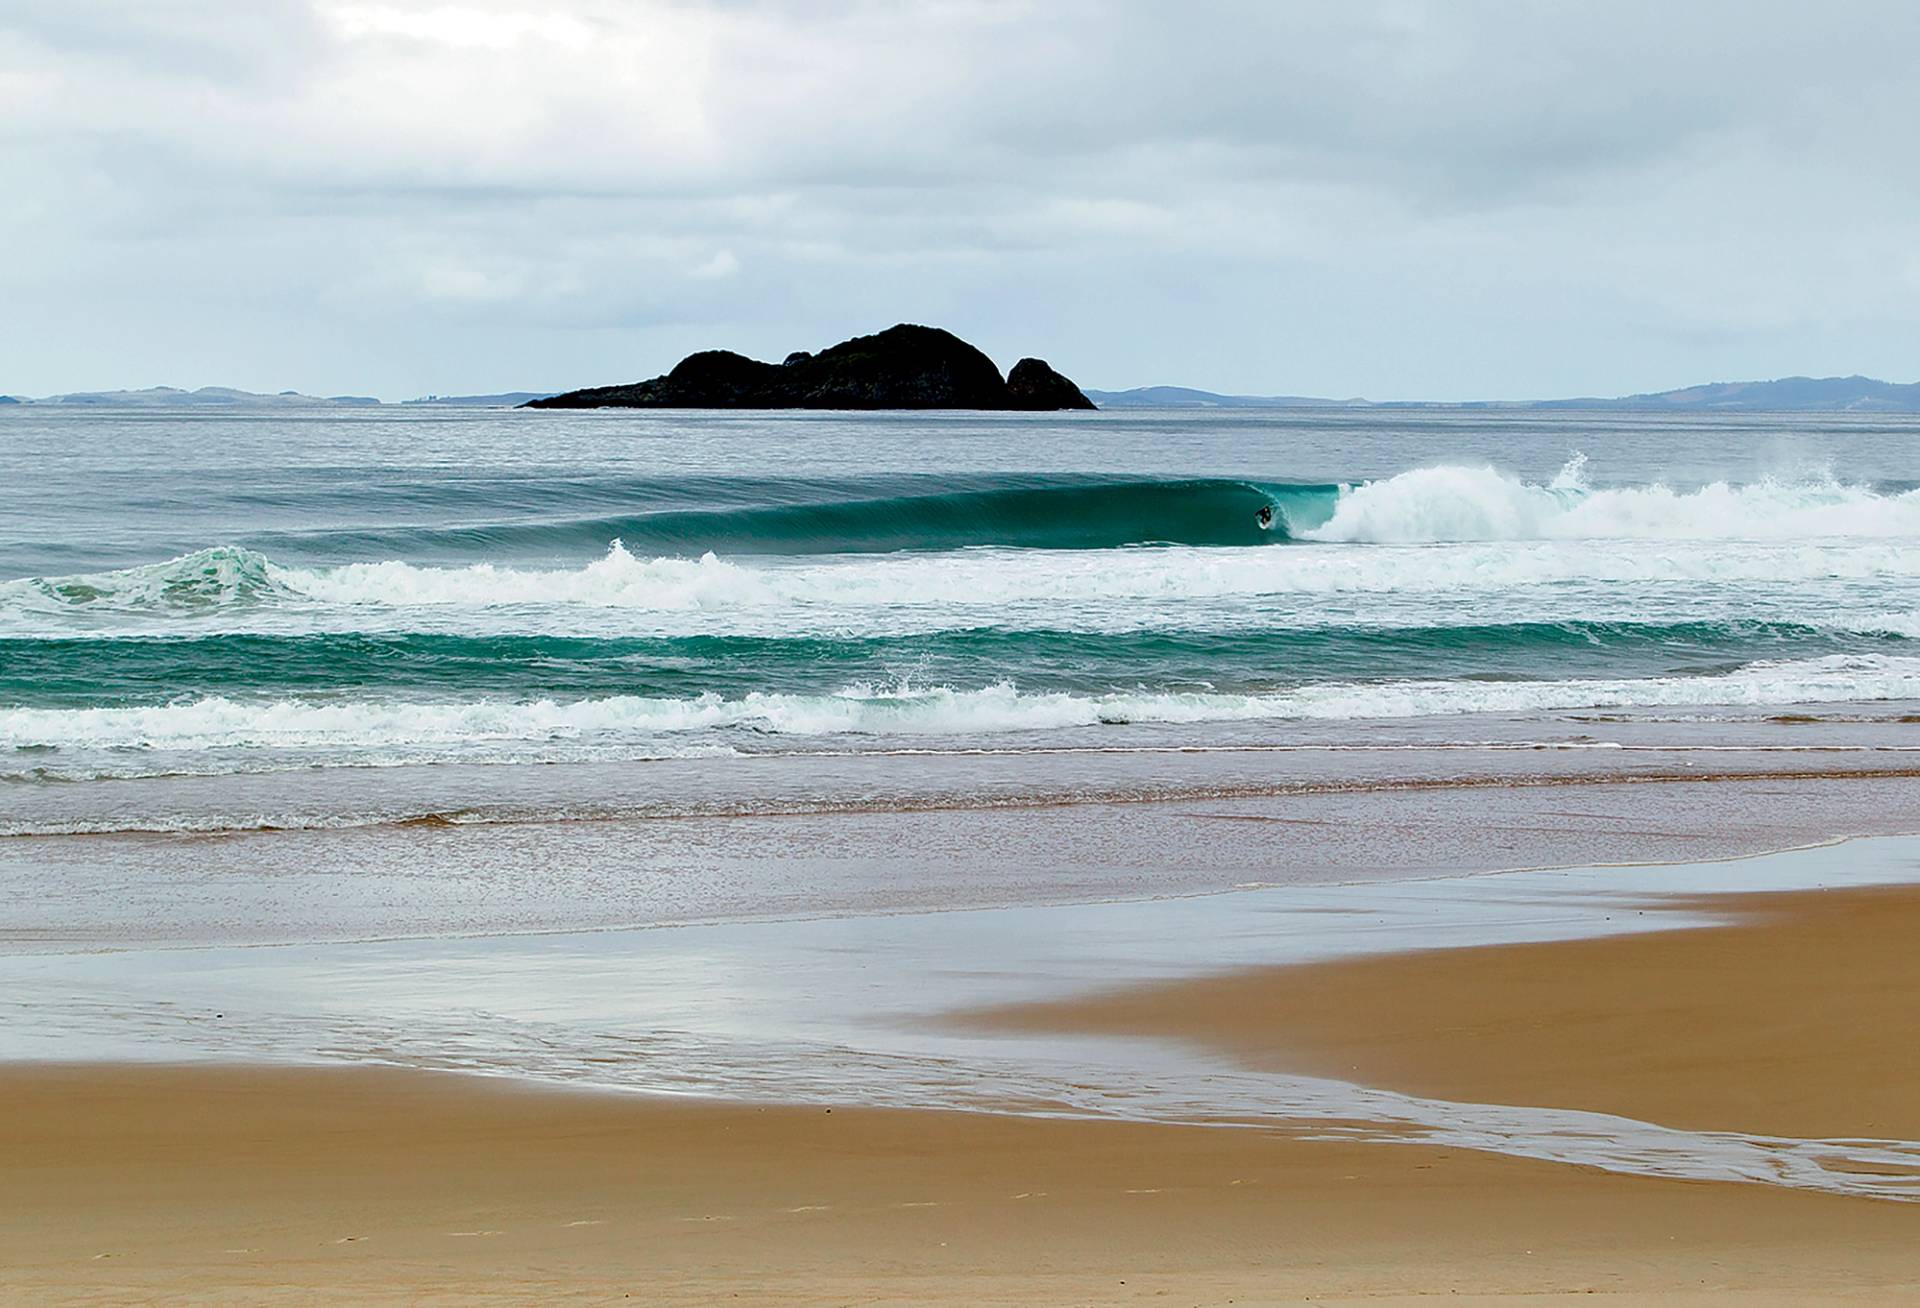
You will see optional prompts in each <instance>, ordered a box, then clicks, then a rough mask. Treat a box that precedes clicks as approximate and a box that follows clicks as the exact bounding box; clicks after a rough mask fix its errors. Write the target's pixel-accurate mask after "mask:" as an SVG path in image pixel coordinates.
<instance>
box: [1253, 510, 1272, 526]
mask: <svg viewBox="0 0 1920 1308" xmlns="http://www.w3.org/2000/svg"><path fill="white" fill-rule="evenodd" d="M1253 516H1254V517H1255V518H1256V519H1258V520H1259V523H1260V530H1261V531H1266V530H1267V529H1269V528H1270V527H1272V526H1273V505H1271V504H1262V505H1261V506H1260V512H1258V513H1256V514H1254V515H1253Z"/></svg>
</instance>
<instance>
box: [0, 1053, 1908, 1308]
mask: <svg viewBox="0 0 1920 1308" xmlns="http://www.w3.org/2000/svg"><path fill="white" fill-rule="evenodd" d="M0 1157H4V1158H5V1159H6V1166H5V1167H4V1168H0V1251H3V1252H0V1300H3V1301H5V1302H10V1303H11V1302H29V1303H97V1302H114V1303H124V1302H193V1303H235V1304H238V1303H247V1304H254V1303H316V1302H318V1303H342V1304H346V1303H352V1304H364V1303H394V1302H407V1303H434V1304H438V1303H527V1302H540V1303H562V1302H579V1303H599V1302H615V1301H620V1302H642V1303H664V1304H682V1303H688V1304H690V1303H712V1302H738V1303H748V1304H756V1303H757V1304H842V1303H862V1304H955V1305H957V1304H969V1305H982V1304H1086V1303H1100V1304H1107V1303H1113V1304H1130V1303H1182V1304H1216V1303H1222V1304H1223V1303H1238V1304H1249V1303H1290V1302H1300V1301H1304V1300H1306V1299H1308V1298H1311V1299H1312V1300H1313V1301H1314V1302H1338V1301H1341V1300H1343V1299H1348V1300H1357V1299H1365V1300H1366V1301H1368V1302H1372V1303H1378V1302H1389V1303H1390V1302H1395V1301H1397V1300H1399V1299H1400V1298H1401V1297H1403V1296H1404V1297H1405V1298H1408V1299H1412V1298H1418V1297H1424V1296H1428V1295H1445V1296H1447V1297H1448V1298H1449V1299H1460V1300H1464V1301H1467V1302H1472V1301H1473V1300H1474V1299H1475V1298H1476V1297H1483V1296H1484V1297H1494V1296H1509V1295H1530V1296H1539V1297H1541V1298H1543V1299H1545V1300H1548V1301H1557V1300H1559V1299H1561V1298H1563V1297H1564V1298H1572V1297H1574V1296H1576V1295H1577V1296H1579V1297H1580V1298H1581V1299H1583V1300H1585V1299H1586V1297H1587V1295H1588V1294H1590V1293H1593V1292H1600V1293H1607V1294H1611V1295H1613V1296H1615V1297H1614V1298H1613V1299H1612V1300H1611V1302H1616V1303H1631V1304H1651V1303H1673V1302H1687V1301H1689V1300H1692V1299H1695V1298H1726V1299H1729V1300H1732V1301H1738V1302H1741V1303H1777V1304H1786V1303H1804V1302H1808V1301H1809V1300H1811V1299H1829V1300H1850V1301H1854V1302H1860V1303H1888V1302H1916V1303H1920V1207H1916V1206H1913V1205H1905V1204H1894V1203H1886V1202H1879V1201H1873V1200H1863V1199H1849V1198H1836V1197H1831V1196H1823V1195H1811V1194H1806V1193H1796V1192H1791V1191H1785V1190H1777V1189H1772V1188H1769V1187H1762V1186H1754V1185H1718V1184H1687V1183H1680V1182H1671V1181H1649V1180H1642V1179H1634V1178H1625V1177H1620V1176H1614V1175H1609V1174H1604V1173H1597V1172H1590V1171H1586V1170H1584V1169H1579V1168H1571V1167H1565V1166H1558V1165H1554V1164H1549V1163H1538V1162H1531V1161H1525V1160H1516V1159H1509V1158H1501V1157H1496V1156H1492V1155H1486V1154H1476V1153H1471V1152H1463V1151H1449V1150H1436V1149H1432V1148H1427V1147H1422V1146H1384V1145H1363V1144H1354V1143H1347V1142H1320V1141H1311V1140H1304V1139H1300V1138H1296V1137H1292V1136H1289V1135H1287V1134H1284V1133H1269V1132H1252V1131H1237V1130H1222V1129H1207V1128H1201V1127H1169V1126H1137V1125H1129V1124H1120V1123H1089V1122H1061V1121H1036V1120H1022V1119H1011V1118H997V1117H988V1116H970V1115H961V1114H946V1113H901V1112H882V1111H847V1110H839V1111H834V1112H828V1111H826V1110H824V1109H817V1108H815V1109H801V1108H768V1109H758V1108H753V1107H745V1106H723V1105H712V1104H698V1103H678V1104H677V1103H673V1102H671V1101H659V1100H645V1099H639V1098H630V1097H619V1096H608V1095H594V1094H578V1093H568V1092H557V1091H542V1090H532V1089H526V1088H523V1087H519V1086H516V1085H511V1084H508V1083H504V1082H489V1081H482V1080H477V1079H458V1078H452V1077H447V1076H440V1075H433V1074H425V1073H404V1072H395V1071H387V1070H375V1069H341V1070H311V1069H283V1070H261V1069H211V1068H198V1069H194V1068H157V1069H151V1068H150V1069H139V1068H127V1067H92V1068H89V1067H66V1068H61V1067H54V1068H24V1069H23V1068H15V1069H11V1070H8V1071H6V1072H4V1073H0ZM1502 1301H1503V1302H1510V1300H1507V1299H1504V1298H1503V1299H1502Z"/></svg>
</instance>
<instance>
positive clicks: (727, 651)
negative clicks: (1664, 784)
mask: <svg viewBox="0 0 1920 1308" xmlns="http://www.w3.org/2000/svg"><path fill="white" fill-rule="evenodd" d="M1916 440H1920V419H1914V418H1911V417H1904V416H1878V415H1874V416H1863V415H1852V414H1846V415H1817V416H1806V415H1739V414H1705V415H1686V416H1683V417H1675V416H1672V415H1663V414H1618V413H1609V414H1587V413H1559V412H1554V413H1535V412H1524V411H1500V410H1458V409H1395V410H1351V411H1324V410H1320V411H1264V412H1263V411H1234V412H1219V411H1213V412H1209V411H1159V412H1144V413H1143V412H1131V413H1096V414H1069V415H1051V414H1047V415H1018V414H1017V415H1004V414H994V415H983V414H971V413H966V414H944V413H935V414H760V413H753V414H742V413H696V412H677V413H676V412H658V413H619V412H600V413H536V412H526V411H477V412H476V411H457V410H438V409H430V408H420V409H406V408H386V409H380V410H372V411H366V410H345V411H331V410H312V411H302V412H294V413H288V412H285V411H274V412H246V411H235V412H221V413H210V414H208V413H164V412H150V411H149V412H125V411H122V412H114V411H95V410H79V411H66V410H59V409H52V408H32V407H27V408H20V409H17V410H13V411H11V412H5V413H0V444H3V445H4V448H5V449H6V450H7V451H8V454H9V460H8V462H9V465H10V473H9V476H8V477H7V478H6V480H5V482H4V484H0V781H4V783H5V784H4V785H0V832H3V833H5V834H10V835H28V834H37V833H49V832H77V831H142V830H154V831H172V830H210V831H219V830H245V829H256V828H261V827H273V828H281V827H287V826H293V827H302V826H339V825H365V824H387V823H401V822H408V821H420V820H440V821H449V822H484V821H529V820H545V819H549V818H564V817H569V816H595V817H607V816H618V815H621V814H625V813H639V814H645V815H649V816H662V815H668V816H670V815H672V814H674V813H681V812H686V813H708V812H727V813H751V812H757V811H788V810H792V809H795V808H801V809H809V808H815V807H821V806H826V807H832V806H835V805H841V806H855V807H858V806H863V805H871V804H882V805H884V804H913V803H940V804H960V805H965V804H968V803H971V802H981V803H988V802H992V803H1005V802H1010V801H1019V800H1022V799H1033V798H1048V797H1088V796H1093V797H1121V798H1124V797H1128V796H1131V795H1135V794H1141V795H1155V796H1165V795H1177V794H1179V793H1183V787H1186V786H1188V785H1189V783H1190V784H1191V786H1192V787H1194V788H1196V789H1197V790H1199V791H1209V790H1210V789H1217V788H1219V787H1221V786H1223V785H1225V786H1229V787H1231V786H1236V785H1238V786H1247V785H1258V784H1260V783H1261V782H1262V781H1263V780H1272V779H1273V774H1274V769H1275V768H1276V767H1280V766H1281V765H1280V764H1279V763H1276V761H1275V753H1276V752H1278V753H1280V754H1285V753H1287V752H1289V751H1293V752H1297V753H1302V754H1310V755H1313V756H1314V757H1313V758H1312V759H1311V760H1303V759H1300V758H1295V759H1293V760H1291V762H1289V763H1287V764H1286V766H1288V767H1292V768H1294V769H1295V771H1296V772H1297V771H1299V770H1300V769H1306V770H1307V771H1308V772H1310V773H1311V774H1312V777H1313V778H1316V779H1318V780H1319V781H1321V782H1326V781H1329V780H1332V781H1340V780H1342V779H1343V778H1345V779H1352V778H1355V777H1358V778H1361V779H1364V778H1365V777H1366V776H1368V775H1370V772H1369V769H1370V768H1372V767H1374V766H1375V763H1374V762H1370V761H1369V760H1368V759H1362V758H1345V759H1343V758H1341V757H1339V753H1340V751H1343V750H1345V751H1354V750H1356V749H1359V750H1360V752H1362V753H1366V754H1369V755H1374V754H1378V753H1380V752H1381V751H1388V750H1391V749H1393V748H1395V747H1403V746H1404V747H1419V748H1421V749H1428V748H1435V747H1438V748H1456V749H1463V750H1478V751H1483V752H1484V751H1490V750H1494V749H1505V750H1533V751H1534V752H1536V753H1537V752H1539V750H1540V749H1542V748H1550V749H1552V750H1554V751H1558V752H1568V751H1573V752H1582V753H1586V754H1598V753H1602V752H1605V751H1608V750H1616V751H1617V750H1618V749H1620V748H1626V747H1643V746H1667V745H1690V746H1693V747H1698V748H1720V749H1725V748H1728V747H1734V746H1738V747H1740V748H1748V747H1757V748H1762V749H1769V748H1775V747H1781V746H1793V747H1795V748H1801V747H1806V746H1808V745H1810V744H1811V745H1817V746H1835V747H1843V748H1844V749H1845V750H1848V751H1852V752H1856V753H1857V752H1859V751H1861V750H1869V751H1884V750H1886V749H1889V748H1900V747H1903V746H1904V745H1905V744H1906V743H1907V742H1908V741H1909V740H1910V738H1911V734H1912V727H1911V720H1912V718H1913V716H1914V715H1915V713H1916V712H1920V647H1916V644H1915V638H1916V636H1920V490H1916V487H1917V486H1920V482H1916V481H1915V480H1913V479H1912V478H1911V476H1910V475H1909V474H1911V473H1912V472H1913V470H1914V463H1913V454H1912V451H1913V449H1914V447H1915V442H1916ZM1216 751H1217V752H1221V753H1225V754H1229V755H1234V756H1236V757H1239V762H1238V763H1237V764H1235V763H1231V762H1223V761H1221V760H1219V759H1214V760H1212V761H1211V762H1202V761H1197V760H1200V759H1201V757H1202V756H1204V755H1206V754H1208V753H1210V752H1216ZM1263 751H1264V752H1265V756H1264V757H1263V755H1262V752H1263ZM1129 755H1137V756H1141V757H1144V758H1146V759H1148V760H1149V761H1148V762H1145V763H1140V762H1138V761H1137V760H1136V761H1135V762H1133V763H1129V761H1128V759H1127V756H1129ZM1240 756H1244V757H1240ZM983 758H985V759H991V760H993V762H992V764H991V766H990V767H989V766H974V767H971V768H968V767H965V766H957V767H956V766H949V767H948V771H947V772H942V771H941V768H942V765H943V761H944V763H945V764H946V765H955V764H958V763H959V761H961V760H967V759H974V760H978V759H983ZM610 765H618V766H617V767H614V766H610ZM1607 765H1608V766H1611V764H1607ZM1542 766H1547V765H1542ZM1590 766H1593V767H1600V766H1602V764H1601V763H1598V762H1591V761H1590ZM1289 775H1292V774H1289ZM450 778H457V781H453V780H450ZM943 778H945V779H943ZM209 779H216V780H218V779H226V781H227V784H219V785H209V784H205V783H206V782H207V781H208V780H209ZM1296 779H1297V778H1296Z"/></svg>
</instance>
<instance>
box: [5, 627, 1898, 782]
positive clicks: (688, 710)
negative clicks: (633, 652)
mask: <svg viewBox="0 0 1920 1308" xmlns="http://www.w3.org/2000/svg"><path fill="white" fill-rule="evenodd" d="M1912 699H1920V658H1916V657H1910V656H1892V655H1880V654H1862V655H1831V656H1826V657H1821V658H1813V659H1798V660H1782V661H1778V662H1761V663H1753V664H1749V665H1748V666H1746V667H1743V668H1740V669H1737V670H1735V671H1732V672H1728V673H1724V674H1721V675H1717V676H1688V677H1651V678H1629V679H1614V680H1603V679H1577V680H1561V681H1517V682H1516V681H1498V682H1488V681H1401V682H1387V683H1379V684H1373V683H1355V682H1328V683H1319V684H1308V685H1303V686H1299V687H1294V688H1288V689H1282V690H1275V691H1272V692H1269V693H1263V694H1221V693H1210V692H1199V691H1195V692H1185V693H1176V692H1149V691H1137V692H1119V691H1116V692H1113V693H1109V694H1103V695H1085V694H1072V693H1066V692H1040V693H1025V692H1021V691H1020V690H1018V689H1017V688H1016V687H1015V686H1014V685H1012V684H1011V683H1007V682H1000V683H996V684H994V685H989V686H984V687H978V688H971V689H962V688H954V687H948V686H928V687H920V686H914V685H912V684H909V683H901V684H896V685H890V686H881V685H871V684H857V685H851V686H848V687H845V688H844V689H842V690H840V691H838V692H836V693H833V694H828V695H798V694H780V693H750V694H747V695H743V696H739V697H733V698H727V697H722V696H718V695H713V694H703V695H698V696H692V697H688V698H684V699H667V698H648V697H641V696H632V695H614V696H607V697H602V698H595V699H581V700H573V701H556V700H551V699H539V700H532V701H512V700H504V699H499V700H496V699H486V700H471V701H464V702H453V703H439V702H434V703H416V702H383V701H370V700H345V701H313V700H300V699H281V700H273V701H265V702H259V701H250V700H245V699H237V698H229V697H225V696H208V697H204V698H200V699H195V700H191V701H185V702H177V703H170V704H164V705H153V706H146V707H115V708H79V709H47V708H15V709H8V710H4V711H0V740H4V741H6V742H7V744H8V745H9V746H11V747H12V748H13V749H14V750H16V751H26V752H30V753H31V754H32V756H33V759H34V766H35V767H40V766H43V765H44V764H46V763H47V762H49V760H48V759H47V758H46V757H45V755H44V754H43V753H41V752H42V751H50V750H51V751H61V750H72V749H82V750H110V751H128V750H138V751H153V750H164V751H189V752H191V751H211V750H218V751H240V752H245V751H251V750H302V751H321V752H325V753H328V754H330V755H334V756H338V755H342V754H344V755H347V756H352V755H357V754H368V753H373V752H377V751H380V750H388V749H394V748H407V749H415V750H417V749H422V748H426V749H429V750H431V749H433V748H435V747H448V748H454V747H457V752H458V753H460V754H461V755H463V756H465V755H470V754H472V753H473V752H475V747H485V746H489V745H503V746H504V745H513V746H518V745H525V744H528V743H540V742H558V743H568V744H571V745H577V746H584V747H586V748H585V749H584V751H582V750H569V751H568V755H569V756H570V757H571V756H582V755H583V754H584V755H592V754H593V753H594V752H595V750H596V748H602V747H603V748H608V749H619V750H625V749H629V748H630V747H632V746H633V745H634V744H635V743H637V742H644V741H647V740H653V739H658V738H661V737H675V736H683V735H686V734H689V733H720V737H721V738H725V736H726V735H728V734H732V733H748V734H749V735H766V736H780V737H837V736H893V737H898V736H928V737H940V736H956V735H966V736H981V735H996V734H1001V733H1009V732H1023V731H1034V730H1047V729H1052V730H1059V729H1063V728H1073V727H1092V726H1099V725H1107V726H1116V725H1126V724H1135V723H1140V724H1147V723H1160V724H1187V723H1205V722H1236V721H1237V722H1250V721H1273V722H1276V723H1279V722H1285V721H1288V720H1322V721H1325V720H1369V719H1395V718H1413V717H1429V716H1445V715H1458V714H1467V713H1514V712H1542V711H1568V710H1579V709H1609V708H1649V707H1652V708H1659V707H1686V706H1700V707H1709V706H1712V707H1720V706H1733V707H1747V708H1753V707H1761V708H1775V707H1785V706H1792V705H1802V704H1816V703H1848V702H1857V701H1866V700H1912ZM480 752H482V753H484V752H485V751H484V749H482V750H481V751H480ZM16 757H18V755H16Z"/></svg>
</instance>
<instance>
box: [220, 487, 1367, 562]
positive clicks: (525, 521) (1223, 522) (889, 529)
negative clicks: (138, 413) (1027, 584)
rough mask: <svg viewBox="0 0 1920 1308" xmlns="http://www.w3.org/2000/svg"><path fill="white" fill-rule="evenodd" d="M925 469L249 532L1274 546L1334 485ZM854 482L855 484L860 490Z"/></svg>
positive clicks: (561, 543) (442, 541)
mask: <svg viewBox="0 0 1920 1308" xmlns="http://www.w3.org/2000/svg"><path fill="white" fill-rule="evenodd" d="M929 480H931V479H928V478H924V477H914V478H911V479H906V480H904V481H902V480H901V479H894V481H895V484H896V485H898V486H899V488H900V489H901V490H902V491H903V492H904V493H898V494H873V493H871V492H872V490H873V489H887V490H891V489H893V487H891V486H884V487H870V486H868V485H865V484H862V483H861V482H858V481H856V482H843V483H839V484H824V485H821V484H810V483H804V482H802V483H786V482H781V481H779V480H769V481H767V482H764V483H760V484H758V486H757V489H758V490H759V491H760V492H761V496H762V497H761V498H751V497H749V496H747V495H744V494H741V491H742V489H743V488H742V487H738V486H725V485H707V486H704V487H701V488H699V489H700V490H701V491H702V492H704V494H703V495H702V498H703V499H704V500H705V502H703V503H697V504H695V505H688V506H685V507H681V506H678V505H675V504H674V503H672V500H671V498H667V497H663V495H662V488H660V487H652V488H649V490H648V492H647V493H646V494H645V495H644V496H643V498H644V499H647V500H651V501H652V502H651V503H648V504H647V506H646V507H645V508H643V509H642V510H641V511H638V512H607V513H598V514H594V515H591V516H571V515H568V516H554V515H552V514H551V513H548V512H533V513H529V514H528V515H527V516H524V517H518V518H517V519H508V520H504V521H500V520H496V521H489V522H484V523H478V524H472V525H466V524H445V525H433V524H423V525H417V526H409V527H404V528H393V529H381V528H355V529H347V530H329V531H320V532H311V531H310V532H302V533H299V534H297V535H295V534H271V533H270V534H266V535H262V536H259V537H255V538H252V539H253V543H255V544H258V545H259V546H261V547H262V548H263V549H265V550H266V552H267V553H269V554H271V555H273V556H275V557H280V556H281V553H282V550H283V549H285V548H287V547H293V548H294V549H295V550H296V551H297V552H298V553H300V554H316V553H317V554H321V555H324V556H326V557H329V558H415V557H448V556H462V557H475V558H497V557H503V556H511V555H516V554H529V553H532V554H542V555H558V554H578V553H581V552H597V551H599V550H602V549H604V548H605V547H606V544H607V542H608V541H610V540H616V539H617V540H619V541H621V542H622V543H623V544H624V545H625V546H626V547H627V548H628V549H630V550H632V551H633V552H635V553H636V554H658V555H680V556H698V555H701V554H705V553H709V552H711V553H714V554H719V555H722V556H734V555H767V554H785V555H811V554H868V553H880V552H890V551H896V550H918V551H942V550H956V549H968V548H972V547H979V546H1000V547H1006V548H1015V549H1082V550H1089V549H1115V548H1119V547H1122V546H1127V545H1272V544H1278V543H1281V542H1283V541H1286V540H1287V539H1289V537H1290V535H1291V534H1292V533H1294V532H1297V531H1302V530H1306V529H1309V528H1311V527H1315V526H1318V525H1320V524H1321V523H1324V522H1325V521H1326V520H1327V519H1328V518H1329V517H1331V516H1332V513H1333V509H1334V505H1335V502H1336V501H1337V499H1338V498H1339V487H1337V486H1332V485H1288V484H1283V483H1276V484H1268V483H1262V482H1253V481H1237V480H1233V479H1228V478H1195V479H1190V480H1144V479H1142V480H1127V479H1117V478H1091V479H1089V478H1029V477H1010V478H992V479H988V478H970V479H960V480H962V481H963V482H968V483H970V484H963V485H961V486H959V487H957V488H955V489H952V490H945V491H934V492H927V491H925V490H923V489H922V488H923V487H925V486H926V484H927V483H928V481H929ZM863 492H865V493H863Z"/></svg>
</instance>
